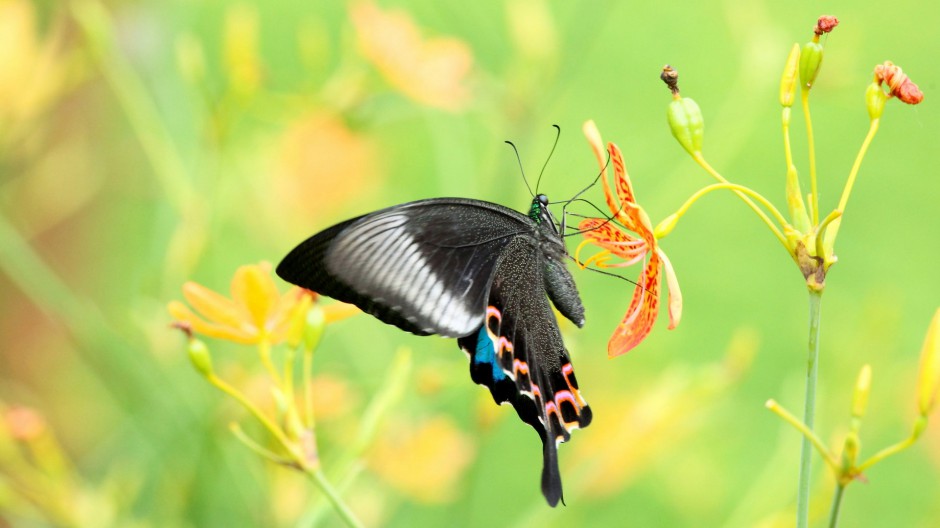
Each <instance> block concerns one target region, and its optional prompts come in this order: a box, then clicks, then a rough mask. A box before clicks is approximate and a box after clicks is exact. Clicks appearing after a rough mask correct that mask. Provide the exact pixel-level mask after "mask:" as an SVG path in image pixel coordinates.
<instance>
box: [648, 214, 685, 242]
mask: <svg viewBox="0 0 940 528" xmlns="http://www.w3.org/2000/svg"><path fill="white" fill-rule="evenodd" d="M678 222H679V215H678V214H677V213H672V214H671V215H669V216H667V217H666V218H663V220H662V222H660V223H659V224H657V225H656V229H654V230H653V236H654V237H655V238H656V240H659V239H661V238H663V237H665V236H666V235H668V234H669V233H671V232H672V230H673V228H675V227H676V223H678Z"/></svg>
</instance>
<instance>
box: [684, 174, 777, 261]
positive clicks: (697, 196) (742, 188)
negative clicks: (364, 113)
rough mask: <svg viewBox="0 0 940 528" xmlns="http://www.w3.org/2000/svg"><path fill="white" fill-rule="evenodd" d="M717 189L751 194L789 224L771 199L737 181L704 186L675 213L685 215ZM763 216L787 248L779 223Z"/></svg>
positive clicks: (775, 215) (739, 193)
mask: <svg viewBox="0 0 940 528" xmlns="http://www.w3.org/2000/svg"><path fill="white" fill-rule="evenodd" d="M717 190H731V191H734V192H735V193H737V194H738V195H739V196H740V195H742V194H743V195H747V196H750V197H751V198H753V199H755V200H757V201H758V202H759V203H760V204H761V205H763V206H764V207H766V208H767V210H769V211H770V214H772V215H773V217H774V218H775V219H776V220H777V222H779V223H780V225H781V226H784V225H787V219H786V218H784V217H783V215H782V214H780V211H778V210H777V208H776V207H774V204H772V203H770V201H769V200H767V199H766V198H764V197H763V196H762V195H761V194H760V193H758V192H756V191H754V190H751V189H749V188H747V187H745V186H743V185H738V184H735V183H713V184H711V185H708V186H706V187H703V188H702V189H699V190H698V191H697V192H696V193H695V194H693V195H692V196H690V197H689V199H688V200H686V201H685V203H683V204H682V206H681V207H679V210H678V211H676V213H675V214H676V215H677V216H682V215H684V214H685V213H686V212H687V211H688V210H689V208H690V207H692V204H694V203H695V202H696V201H698V200H699V199H700V198H701V197H702V196H705V195H706V194H708V193H710V192H712V191H717ZM761 218H762V219H764V221H765V222H766V223H767V227H769V228H770V230H771V231H772V232H773V234H774V236H776V237H777V240H779V241H780V243H781V244H783V247H785V248H786V247H787V239H786V237H784V236H783V233H781V232H780V229H778V228H777V224H774V223H773V222H771V221H770V219H769V218H767V216H766V215H764V216H761Z"/></svg>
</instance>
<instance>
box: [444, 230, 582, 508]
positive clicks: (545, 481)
mask: <svg viewBox="0 0 940 528" xmlns="http://www.w3.org/2000/svg"><path fill="white" fill-rule="evenodd" d="M545 265H546V261H545V260H544V257H543V256H542V255H541V254H540V253H539V252H538V248H537V247H534V246H533V241H532V240H530V239H527V238H526V237H516V238H514V239H513V240H512V241H511V242H510V243H509V244H508V245H507V246H506V248H505V249H504V250H503V255H502V257H501V258H500V262H499V264H498V266H497V268H496V270H495V275H494V279H493V283H492V286H491V288H490V291H489V297H488V303H487V307H486V317H485V321H484V322H483V324H482V325H481V326H480V327H479V328H478V329H477V330H476V331H475V332H473V333H472V334H470V335H467V336H465V337H462V338H460V339H459V340H458V344H459V345H460V347H461V348H462V349H463V351H464V352H466V353H467V355H469V356H470V376H471V377H472V378H473V381H475V382H476V383H479V384H481V385H486V386H487V387H489V389H490V392H491V393H492V395H493V399H494V400H495V401H496V403H504V402H509V403H510V404H512V406H513V407H514V408H515V409H516V412H517V413H518V414H519V417H520V418H521V419H522V420H523V421H524V422H526V423H528V424H529V425H531V426H532V427H533V428H535V430H536V431H537V432H538V433H539V436H540V437H541V439H542V444H543V447H542V455H543V467H542V493H543V494H544V495H545V498H546V500H548V503H549V504H550V505H552V506H555V505H556V504H557V503H558V501H559V500H562V499H563V497H562V487H561V475H560V473H559V470H558V452H557V446H558V444H559V443H561V442H565V441H567V440H568V439H569V438H570V436H571V431H573V430H574V429H578V428H582V427H587V425H588V424H590V423H591V409H590V407H588V405H587V403H586V402H585V401H584V399H583V398H582V397H581V395H580V392H579V391H578V382H577V380H576V379H575V375H574V370H573V368H572V366H571V359H570V358H569V357H568V352H567V350H565V345H564V342H563V341H562V339H561V332H560V331H559V329H558V323H557V321H556V319H555V314H554V313H553V312H552V309H551V306H550V305H549V302H548V298H547V297H546V292H545V289H544V287H543V281H544V276H543V273H544V270H545V269H546V266H545ZM575 295H576V293H575ZM579 304H580V301H579Z"/></svg>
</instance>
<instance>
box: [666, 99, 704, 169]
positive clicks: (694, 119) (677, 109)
mask: <svg viewBox="0 0 940 528" xmlns="http://www.w3.org/2000/svg"><path fill="white" fill-rule="evenodd" d="M666 117H667V118H668V119H669V128H670V129H671V130H672V135H673V137H675V138H676V140H677V141H678V142H679V144H680V145H682V148H684V149H685V150H686V152H688V153H689V154H692V155H695V153H697V152H701V151H702V137H703V136H704V134H705V121H704V120H703V119H702V111H701V110H700V109H699V107H698V105H697V104H696V103H695V101H693V100H692V99H689V98H688V97H681V98H677V99H673V100H672V102H671V103H669V108H668V110H667V112H666Z"/></svg>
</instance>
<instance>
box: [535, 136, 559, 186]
mask: <svg viewBox="0 0 940 528" xmlns="http://www.w3.org/2000/svg"><path fill="white" fill-rule="evenodd" d="M552 126H553V127H555V143H553V144H552V150H551V151H550V152H549V153H548V157H547V158H545V163H544V164H542V170H541V171H539V179H538V180H536V181H535V191H536V192H538V190H539V184H540V183H542V174H545V167H548V162H549V161H551V159H552V154H554V153H555V147H557V146H558V139H559V138H560V137H561V127H560V126H558V125H552Z"/></svg>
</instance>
